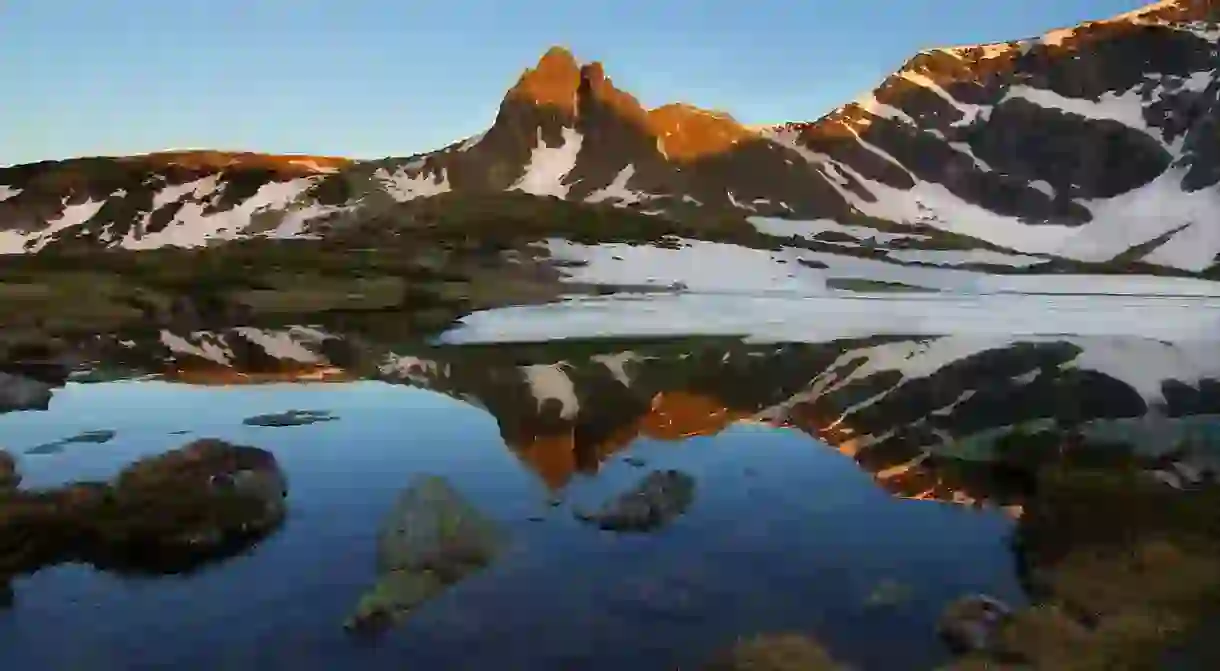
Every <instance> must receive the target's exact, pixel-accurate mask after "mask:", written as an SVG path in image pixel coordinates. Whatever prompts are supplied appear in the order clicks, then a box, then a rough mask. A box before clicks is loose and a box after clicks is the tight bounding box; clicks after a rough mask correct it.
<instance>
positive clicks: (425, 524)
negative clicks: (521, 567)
mask: <svg viewBox="0 0 1220 671" xmlns="http://www.w3.org/2000/svg"><path fill="white" fill-rule="evenodd" d="M507 544H508V539H507V536H506V535H505V534H504V533H503V531H502V530H501V529H500V528H498V527H497V526H496V525H495V524H494V523H493V522H492V521H491V520H489V519H488V518H486V517H484V516H483V514H482V513H480V512H479V511H478V510H477V509H476V508H475V507H474V506H472V505H471V504H470V503H469V502H467V501H466V500H465V499H464V498H462V496H461V494H459V493H458V492H457V491H456V490H454V489H453V487H452V486H451V485H450V484H449V483H448V482H447V481H445V480H444V479H443V478H440V477H436V476H420V477H418V478H417V479H416V480H415V481H414V482H412V483H411V485H410V486H408V487H407V488H406V489H405V490H403V492H402V493H401V494H400V495H399V497H398V500H397V501H396V502H395V503H394V508H393V509H392V510H391V512H390V514H389V516H387V518H386V519H385V521H384V522H383V524H382V527H381V531H380V533H379V535H378V538H377V574H378V578H377V582H376V583H375V584H374V585H373V586H372V587H371V588H370V589H369V590H368V591H367V592H365V593H364V595H363V596H361V598H360V601H359V603H358V604H357V605H356V612H355V613H354V614H353V615H352V616H351V617H350V618H348V621H347V623H346V624H345V627H346V628H347V629H348V630H349V631H360V632H367V633H376V632H379V631H382V630H384V629H386V628H387V627H390V626H393V625H395V624H397V623H399V622H401V621H402V620H403V619H404V618H406V617H407V615H408V614H409V613H410V612H411V611H412V610H413V609H414V608H415V607H416V606H418V605H419V604H421V603H423V602H424V601H427V600H428V599H431V598H432V597H434V596H436V595H438V594H440V593H441V592H443V591H445V590H446V589H448V588H449V587H450V586H452V585H454V584H456V583H458V582H460V581H461V580H464V579H465V578H467V577H469V576H470V575H471V574H474V573H477V572H478V571H480V570H482V569H483V568H485V567H487V566H488V565H490V564H491V563H492V561H494V560H495V559H496V558H497V557H498V556H499V555H500V554H501V553H502V552H503V551H504V549H505V547H506V546H507Z"/></svg>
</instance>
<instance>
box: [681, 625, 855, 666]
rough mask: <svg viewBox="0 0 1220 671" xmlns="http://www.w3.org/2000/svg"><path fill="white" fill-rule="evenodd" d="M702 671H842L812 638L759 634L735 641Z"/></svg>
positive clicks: (800, 635)
mask: <svg viewBox="0 0 1220 671" xmlns="http://www.w3.org/2000/svg"><path fill="white" fill-rule="evenodd" d="M703 668H704V671H845V669H846V667H844V666H842V665H840V664H839V663H837V662H835V660H834V658H832V657H831V656H830V653H829V652H827V651H826V649H825V648H823V647H822V645H821V644H820V643H819V642H818V641H817V640H816V639H814V638H812V637H810V636H805V635H803V634H762V635H759V636H754V637H752V638H748V639H743V640H741V641H738V642H737V644H736V645H734V646H733V647H732V648H731V649H729V650H727V651H725V652H722V653H721V654H719V655H717V656H716V658H715V659H713V660H712V662H711V663H709V664H707V665H706V666H704V667H703Z"/></svg>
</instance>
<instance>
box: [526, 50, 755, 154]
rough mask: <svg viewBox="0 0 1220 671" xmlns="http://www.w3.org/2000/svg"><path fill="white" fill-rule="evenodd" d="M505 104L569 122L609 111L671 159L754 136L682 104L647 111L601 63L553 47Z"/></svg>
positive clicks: (721, 115) (723, 116)
mask: <svg viewBox="0 0 1220 671" xmlns="http://www.w3.org/2000/svg"><path fill="white" fill-rule="evenodd" d="M506 101H512V102H518V103H528V104H531V105H535V106H539V107H552V108H555V109H557V110H560V111H562V112H563V113H564V114H566V115H568V116H569V117H572V118H573V119H575V118H577V117H581V116H596V115H597V114H598V113H599V112H602V111H605V112H610V113H613V114H614V115H616V116H617V117H619V119H620V120H621V121H623V122H625V123H628V124H630V125H632V126H634V127H635V128H636V129H637V130H638V131H640V132H642V133H645V134H647V135H649V136H651V137H653V138H655V139H656V142H657V146H658V147H659V148H660V150H661V151H662V152H663V153H664V154H665V156H666V157H667V158H669V159H672V160H692V159H695V158H698V157H701V156H706V155H709V154H717V153H720V152H722V151H725V150H726V149H729V148H731V147H732V146H733V145H735V144H737V143H738V142H740V141H741V140H742V139H745V138H747V137H753V136H756V135H757V133H755V132H754V131H751V130H749V129H747V128H746V127H744V126H742V125H741V124H740V123H738V122H737V120H736V119H734V118H733V116H732V115H731V114H729V113H727V112H722V111H718V110H706V109H702V108H699V107H697V106H695V105H691V104H689V103H684V102H674V103H668V104H665V105H662V106H660V107H657V108H654V109H651V110H649V109H646V108H645V107H644V106H643V105H641V104H640V102H639V100H637V99H636V98H635V96H633V95H631V94H630V93H628V92H626V91H624V90H622V89H619V88H618V87H616V86H615V85H614V82H613V81H612V80H611V79H610V78H609V77H607V76H606V69H605V66H603V65H602V63H601V62H599V61H592V62H589V63H586V64H581V63H580V62H579V61H578V60H577V58H576V56H574V55H573V54H572V52H571V51H570V50H568V49H567V48H565V47H561V46H554V47H551V48H550V49H548V50H547V51H546V53H544V54H543V55H542V57H541V58H540V59H539V60H538V64H537V65H535V66H534V67H532V68H529V69H527V70H526V71H525V72H524V73H522V75H521V77H520V78H519V79H518V80H517V83H516V84H515V85H514V86H513V87H512V88H511V89H509V92H508V94H507V96H506Z"/></svg>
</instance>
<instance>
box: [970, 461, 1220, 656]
mask: <svg viewBox="0 0 1220 671" xmlns="http://www.w3.org/2000/svg"><path fill="white" fill-rule="evenodd" d="M1035 491H1036V494H1035V495H1034V497H1033V498H1032V500H1031V501H1030V502H1029V504H1028V505H1027V506H1026V509H1025V514H1024V515H1023V517H1022V519H1021V521H1020V523H1019V526H1018V530H1017V539H1016V544H1017V549H1018V553H1019V556H1020V559H1021V562H1022V566H1023V572H1024V575H1025V578H1026V581H1027V583H1028V585H1029V588H1030V590H1031V593H1032V594H1033V595H1034V597H1035V599H1036V601H1037V603H1036V604H1035V605H1034V606H1032V607H1030V608H1028V609H1025V610H1022V611H1019V612H1018V613H1017V614H1015V616H1014V617H1013V618H1012V619H1011V620H1009V621H1008V622H1007V623H1006V624H1005V625H1004V626H1003V628H1002V629H1001V631H1000V640H1001V644H1000V647H999V649H998V650H997V651H994V654H991V655H988V656H986V657H984V656H982V655H976V656H975V657H976V658H975V659H972V660H970V659H968V660H963V662H962V664H965V665H966V666H961V667H960V668H971V667H970V666H968V664H982V663H984V662H991V663H994V664H999V663H1000V662H1009V663H1013V664H1024V665H1032V667H1033V668H1035V669H1055V670H1064V671H1071V670H1078V671H1085V670H1089V671H1092V670H1097V671H1102V670H1110V669H1150V670H1151V669H1161V668H1178V667H1177V666H1173V665H1170V666H1166V662H1165V655H1166V653H1167V651H1168V650H1171V649H1174V648H1178V649H1177V650H1176V653H1177V654H1183V655H1185V657H1187V658H1189V659H1192V660H1194V661H1195V662H1198V661H1199V660H1202V659H1210V660H1215V659H1217V658H1218V657H1220V645H1218V644H1217V642H1216V640H1215V638H1214V637H1211V636H1198V635H1195V634H1196V633H1197V632H1199V631H1200V628H1201V627H1207V626H1209V625H1208V623H1210V622H1214V618H1215V617H1217V616H1220V518H1217V517H1216V513H1215V511H1216V510H1217V509H1220V508H1218V506H1220V486H1216V485H1211V486H1204V487H1200V488H1199V489H1197V490H1193V491H1179V490H1175V489H1173V488H1171V487H1167V486H1165V485H1164V484H1162V483H1159V482H1156V481H1154V480H1153V479H1151V478H1148V477H1145V475H1144V474H1143V473H1141V472H1140V471H1139V470H1138V469H1135V468H1121V467H1117V468H1115V467H1111V468H1097V467H1072V466H1062V465H1059V466H1054V467H1048V468H1046V469H1044V470H1043V471H1042V472H1041V473H1040V475H1039V477H1038V482H1037V488H1036V490H1035ZM1182 646H1186V647H1185V648H1182ZM955 668H958V667H955ZM974 668H987V667H984V666H976V667H974ZM993 668H1009V667H1006V666H1004V665H1003V664H1000V665H999V666H996V667H993ZM1013 668H1016V667H1013ZM1192 668H1193V667H1192ZM1199 668H1202V667H1199Z"/></svg>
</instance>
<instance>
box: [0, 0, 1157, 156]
mask: <svg viewBox="0 0 1220 671" xmlns="http://www.w3.org/2000/svg"><path fill="white" fill-rule="evenodd" d="M1141 4H1143V3H1141V2H1140V0H750V1H743V0H664V1H662V0H579V1H576V0H515V1H510V0H342V1H339V0H172V1H164V0H123V1H121V2H104V1H101V0H0V96H2V97H0V165H12V164H18V163H26V162H31V161H38V160H45V159H58V158H66V157H70V156H89V155H115V154H133V153H142V152H148V151H156V150H162V149H170V148H203V147H206V148H215V149H233V150H248V151H264V152H271V153H308V154H322V155H340V156H352V157H358V158H373V157H382V156H403V155H409V154H413V153H417V152H421V151H426V150H429V149H433V148H436V147H439V146H442V145H444V144H447V143H449V142H452V141H454V140H457V139H460V138H463V137H466V136H469V135H472V134H474V133H477V132H480V131H482V130H484V129H485V128H486V127H487V126H488V125H489V124H490V123H491V121H492V120H493V119H494V118H495V113H496V108H497V107H498V105H499V103H500V100H501V99H502V98H503V95H504V92H505V91H506V90H507V89H508V88H509V87H510V86H512V84H513V83H514V82H515V81H516V79H517V77H518V76H520V74H521V72H522V71H523V70H524V69H525V68H526V67H529V66H532V65H533V64H534V63H535V62H536V61H537V59H538V58H539V56H541V55H542V53H543V52H544V51H545V50H546V49H547V48H548V47H549V46H551V45H555V44H559V45H564V46H567V47H568V48H570V49H571V50H572V51H573V52H574V53H575V54H576V56H577V58H579V59H580V60H582V61H593V60H599V61H602V62H603V63H604V64H605V66H606V71H607V74H608V75H609V76H610V77H611V78H612V79H613V80H614V82H615V84H616V85H617V86H618V87H620V88H623V89H625V90H628V91H630V92H632V93H633V94H635V95H636V96H637V97H638V98H639V99H640V100H641V102H643V103H644V104H645V105H646V106H648V107H655V106H658V105H662V104H665V103H668V102H678V101H680V102H687V103H691V104H695V105H698V106H701V107H708V108H714V109H720V110H725V111H728V112H730V113H732V114H733V115H734V116H735V117H737V118H738V119H739V120H740V121H742V122H743V123H747V124H760V123H773V122H783V121H794V120H811V119H815V118H817V117H818V116H820V115H821V114H823V113H825V112H827V111H829V110H830V109H833V108H834V107H836V106H838V105H839V104H842V103H844V102H846V101H849V100H853V99H855V98H857V97H859V96H860V95H861V94H862V93H864V92H866V91H868V90H870V89H871V88H872V87H873V86H874V85H876V84H877V83H879V82H880V80H881V79H883V78H884V77H885V76H886V75H887V74H889V73H890V72H892V71H893V70H895V69H896V68H897V67H899V66H900V65H901V64H902V63H903V62H904V61H905V60H906V59H907V58H909V57H910V56H911V55H912V54H914V53H915V52H917V51H918V50H920V49H925V48H928V47H934V46H948V45H957V44H973V43H980V42H991V41H1001V40H1009V39H1015V38H1020V37H1025V36H1030V35H1036V34H1040V33H1043V32H1046V31H1047V30H1050V29H1052V28H1056V27H1060V26H1066V25H1072V24H1075V23H1079V22H1081V21H1085V20H1089V19H1097V18H1104V17H1107V16H1111V15H1114V14H1118V13H1121V12H1124V11H1128V10H1130V9H1133V8H1135V7H1138V6H1140V5H1141Z"/></svg>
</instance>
